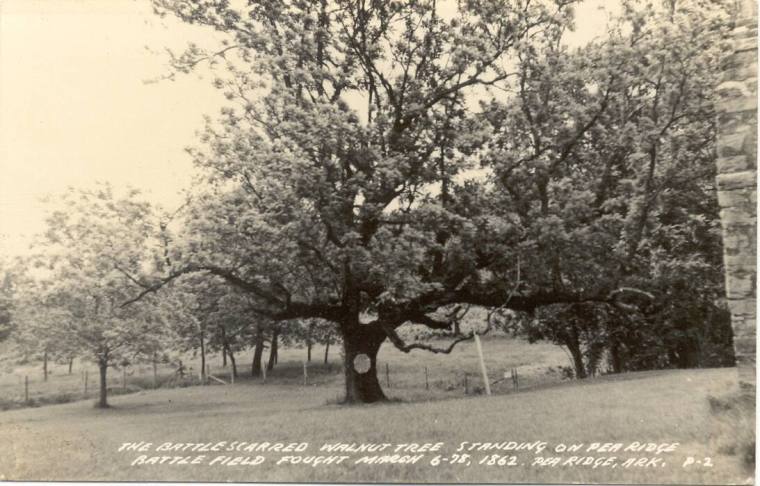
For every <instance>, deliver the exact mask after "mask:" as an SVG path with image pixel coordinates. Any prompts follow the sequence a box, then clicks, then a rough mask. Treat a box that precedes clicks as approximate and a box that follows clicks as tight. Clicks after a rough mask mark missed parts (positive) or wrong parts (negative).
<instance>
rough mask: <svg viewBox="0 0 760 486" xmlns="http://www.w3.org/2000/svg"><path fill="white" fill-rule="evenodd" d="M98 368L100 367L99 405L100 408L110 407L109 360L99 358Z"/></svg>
mask: <svg viewBox="0 0 760 486" xmlns="http://www.w3.org/2000/svg"><path fill="white" fill-rule="evenodd" d="M98 368H99V369H100V399H99V400H98V405H97V406H98V408H108V383H107V382H106V372H107V371H108V360H106V359H100V360H98Z"/></svg>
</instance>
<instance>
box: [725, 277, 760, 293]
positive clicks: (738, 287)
mask: <svg viewBox="0 0 760 486" xmlns="http://www.w3.org/2000/svg"><path fill="white" fill-rule="evenodd" d="M754 295H755V278H754V277H753V276H752V275H740V274H738V273H733V274H731V273H729V275H727V276H726V296H727V297H728V298H729V299H739V298H742V297H753V296H754Z"/></svg>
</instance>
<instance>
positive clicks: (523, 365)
mask: <svg viewBox="0 0 760 486" xmlns="http://www.w3.org/2000/svg"><path fill="white" fill-rule="evenodd" d="M484 347H485V350H486V354H487V356H488V357H489V368H490V370H491V373H492V375H493V376H494V377H496V376H500V373H501V372H502V371H503V369H509V368H510V367H518V369H520V370H522V373H521V375H522V376H524V377H525V378H524V381H525V386H524V387H523V388H521V390H520V391H518V392H514V391H509V392H507V391H508V390H507V389H499V390H497V391H498V392H499V393H500V394H498V395H496V396H493V397H486V396H483V395H470V396H466V397H465V396H463V395H464V390H463V388H460V386H459V385H460V384H461V383H458V382H457V378H456V377H457V376H459V375H461V374H463V373H464V370H467V371H468V372H471V373H472V375H473V378H472V380H473V381H475V378H474V376H475V372H476V370H477V368H476V367H474V366H472V368H470V366H471V365H475V364H476V362H475V361H474V359H473V357H474V354H473V353H474V351H473V349H472V346H464V347H463V348H462V349H461V350H459V351H457V353H458V354H456V355H455V356H449V357H440V356H431V355H428V354H420V355H417V354H412V355H408V356H407V355H400V354H399V355H398V356H397V355H396V354H394V351H392V350H391V349H390V347H386V348H387V349H385V350H384V351H383V354H382V356H381V358H382V360H383V363H388V364H389V368H390V378H391V387H390V388H389V389H388V394H389V395H391V396H392V397H397V398H399V399H400V400H399V401H394V402H392V403H388V404H381V405H373V406H355V407H346V406H341V405H337V404H335V401H336V397H337V396H338V394H339V392H340V377H339V374H338V373H337V368H338V367H337V364H334V365H333V371H332V372H330V371H329V370H328V369H323V368H321V367H317V366H313V367H312V368H311V370H310V371H311V374H310V378H309V384H308V385H306V386H304V385H303V384H302V376H301V374H300V370H301V368H300V366H298V363H297V359H298V358H299V357H300V356H301V355H302V354H303V351H302V350H300V351H299V350H292V351H288V352H287V353H284V354H283V358H284V359H283V361H282V362H281V365H282V366H280V367H279V371H278V373H279V375H276V376H274V377H271V376H270V380H268V381H267V383H262V382H261V381H260V380H255V381H251V380H247V381H245V380H244V381H238V382H237V383H236V384H235V385H234V386H221V385H219V386H208V387H200V386H198V387H189V388H176V389H160V390H150V391H148V390H145V391H138V392H135V393H131V394H126V395H121V396H115V397H113V398H112V400H111V401H112V404H113V408H112V409H109V410H97V409H94V408H92V407H91V405H90V403H89V402H81V401H80V402H74V403H67V404H62V405H50V406H45V407H40V408H27V409H23V410H11V411H6V412H3V413H0V475H1V476H2V477H4V479H40V480H50V479H59V480H106V479H110V480H127V479H132V480H146V481H148V480H178V481H183V480H196V481H200V480H203V481H309V482H313V481H347V482H362V481H384V482H402V481H405V482H500V483H507V482H541V483H553V482H561V483H571V482H581V483H589V482H604V483H621V482H622V483H678V484H728V483H745V482H746V481H747V479H748V478H750V476H751V473H750V472H748V471H746V470H744V469H743V468H742V466H741V464H740V457H739V455H738V454H737V453H736V451H732V450H731V449H730V447H727V446H726V436H727V435H730V434H732V433H736V432H737V430H735V429H733V428H732V427H735V426H736V424H735V423H729V424H728V425H727V424H726V423H725V422H721V420H719V418H716V415H715V413H714V412H713V411H712V410H711V405H710V401H709V400H708V398H709V397H716V396H723V395H726V394H728V393H729V392H730V390H731V389H732V387H733V386H734V380H735V370H732V369H720V370H687V371H661V372H646V373H629V374H625V375H619V376H616V377H612V376H608V377H602V378H597V379H594V380H588V381H584V382H582V383H579V382H568V381H565V382H561V380H560V379H559V378H558V377H557V376H555V375H557V374H558V373H556V372H552V371H546V367H548V366H553V367H556V366H564V365H566V357H564V353H563V352H562V351H561V350H560V351H559V352H557V351H558V349H557V348H555V347H552V346H528V345H526V344H524V343H520V342H517V341H513V340H503V339H502V340H498V339H491V340H488V341H486V342H485V343H484ZM530 351H532V352H533V354H531V353H530ZM291 353H292V354H291ZM509 353H512V354H509ZM286 357H287V359H285V358H286ZM336 358H337V357H336ZM439 359H440V362H438V360H439ZM288 363H290V364H288ZM436 363H437V364H436ZM528 363H531V365H528ZM538 363H541V366H539V365H538ZM425 366H428V368H429V375H430V376H429V381H430V383H431V390H425V385H424V367H425ZM530 366H538V368H536V370H535V372H531V371H530V370H531V368H530ZM383 367H384V366H383V365H381V369H382V368H383ZM420 368H422V371H421V372H420ZM538 370H540V371H538ZM421 374H422V376H421V377H420V375H421ZM529 377H530V378H529ZM384 379H385V377H384V376H383V381H384ZM494 379H495V378H494ZM433 383H435V386H433V385H432V384H433ZM451 386H453V388H452V389H451V390H449V389H448V388H449V387H451ZM427 399H431V400H433V399H434V401H429V400H427ZM743 426H744V427H746V428H749V427H751V426H752V424H749V423H745V424H743ZM140 441H143V442H150V443H152V445H151V446H150V451H149V452H138V451H122V452H119V450H118V449H119V447H120V446H121V445H122V444H123V443H124V442H140ZM218 441H227V442H228V444H229V443H230V442H232V441H246V442H251V443H253V442H257V443H260V442H264V441H266V442H270V443H274V442H284V443H291V442H307V443H308V448H307V450H306V451H305V452H302V453H300V455H301V456H304V457H305V456H319V455H330V454H331V453H329V452H320V451H319V448H320V446H322V445H323V444H325V443H335V442H349V443H350V442H356V443H391V444H394V445H393V446H391V447H395V446H396V445H398V444H402V443H409V442H415V443H426V442H430V443H436V442H442V443H444V445H443V446H442V448H441V451H439V452H436V453H430V452H425V453H423V457H422V458H421V459H420V460H419V462H417V463H415V464H355V460H356V459H358V458H359V457H361V456H362V455H364V454H349V453H346V454H347V455H349V456H350V458H349V459H347V460H345V461H344V462H343V463H341V464H328V465H325V464H322V465H319V466H316V467H313V466H310V465H301V464H299V465H292V464H280V465H278V464H277V462H278V461H279V460H280V459H281V458H282V457H283V456H288V455H294V454H286V453H281V452H262V453H256V452H176V453H175V452H172V453H167V452H156V451H155V448H156V446H157V445H158V444H161V443H165V442H172V443H206V442H212V443H215V442H218ZM464 441H467V442H508V441H515V442H518V443H520V442H531V443H532V442H536V441H539V442H545V443H546V449H545V450H543V451H542V452H541V453H536V451H519V452H516V453H515V452H502V451H497V452H498V453H499V454H502V455H514V456H515V461H516V462H515V465H514V466H509V465H502V466H500V465H499V464H498V463H496V464H494V465H490V466H489V465H487V464H479V461H480V460H481V459H482V458H483V457H484V456H485V455H487V454H491V453H493V452H489V453H482V452H472V453H471V457H470V458H469V460H471V463H470V465H469V466H468V465H466V464H447V463H442V464H440V465H438V466H432V465H431V461H432V460H433V459H434V458H435V456H436V455H437V454H442V455H443V456H444V457H449V458H450V457H451V454H452V453H455V452H456V449H457V447H458V446H459V444H460V443H461V442H464ZM633 441H638V442H642V443H649V442H651V443H668V444H671V443H676V442H677V443H678V444H679V445H678V446H676V448H675V451H674V452H664V453H662V454H661V455H659V456H658V455H655V454H653V453H647V452H632V451H629V452H624V451H622V450H619V451H618V452H615V453H609V452H604V453H602V452H588V451H587V448H588V447H589V444H591V443H594V442H613V443H615V442H619V443H622V444H624V446H628V445H630V443H632V442H633ZM559 443H564V444H571V443H583V447H582V448H581V450H580V451H579V452H577V453H567V452H563V453H557V452H554V450H553V449H554V447H555V446H556V445H557V444H559ZM258 454H260V455H262V456H264V457H265V460H264V462H263V463H261V464H259V465H240V464H238V465H221V464H219V463H218V461H219V460H217V463H216V464H214V465H210V464H208V462H210V461H211V460H213V458H214V457H217V456H220V455H227V456H229V457H234V456H245V457H248V456H250V457H255V456H256V455H258ZM332 454H337V455H341V454H342V453H332ZM383 454H385V453H383ZM141 455H145V456H164V455H166V456H172V457H173V456H181V457H186V456H190V457H196V456H198V455H204V456H205V457H204V459H203V461H205V463H204V464H196V465H192V464H166V463H165V464H153V465H150V464H140V465H130V464H131V463H132V462H133V461H134V460H135V459H137V458H138V457H139V456H141ZM295 455H299V454H295ZM370 455H372V454H370ZM572 455H577V456H584V457H586V456H592V457H594V458H599V457H604V458H606V457H609V456H616V457H618V458H619V460H618V462H617V464H616V465H617V466H618V467H616V468H612V467H598V468H592V467H591V466H577V465H576V466H574V467H570V466H561V465H557V466H554V467H552V466H544V467H538V466H532V464H533V463H534V462H535V461H537V460H538V459H539V458H547V459H546V461H547V462H548V461H549V459H548V458H551V457H560V456H561V457H563V460H565V459H567V458H568V457H570V456H572ZM641 457H649V458H651V457H654V458H657V457H659V458H660V460H659V461H655V466H656V467H653V468H639V467H624V464H625V463H624V460H625V459H628V458H641ZM689 457H691V458H693V459H694V460H695V461H696V460H699V461H700V463H699V465H697V464H696V462H695V464H692V465H690V466H687V467H682V466H683V464H684V462H685V461H687V458H689ZM704 458H710V459H709V461H707V462H709V464H711V465H712V466H711V467H708V466H706V465H705V464H706V461H705V460H704ZM503 462H505V461H503ZM663 463H664V464H665V465H664V466H663V465H662V464H663Z"/></svg>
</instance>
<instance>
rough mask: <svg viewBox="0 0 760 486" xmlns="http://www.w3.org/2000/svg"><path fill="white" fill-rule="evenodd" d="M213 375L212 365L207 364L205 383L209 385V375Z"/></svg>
mask: <svg viewBox="0 0 760 486" xmlns="http://www.w3.org/2000/svg"><path fill="white" fill-rule="evenodd" d="M209 376H211V365H208V364H207V365H206V383H204V385H208V377H209Z"/></svg>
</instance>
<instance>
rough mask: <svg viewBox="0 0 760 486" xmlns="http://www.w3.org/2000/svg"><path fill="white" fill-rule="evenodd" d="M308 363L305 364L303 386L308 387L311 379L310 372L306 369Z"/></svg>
mask: <svg viewBox="0 0 760 486" xmlns="http://www.w3.org/2000/svg"><path fill="white" fill-rule="evenodd" d="M306 366H307V365H306V361H304V362H303V386H306V384H307V381H308V379H309V371H308V370H307V369H306Z"/></svg>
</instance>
